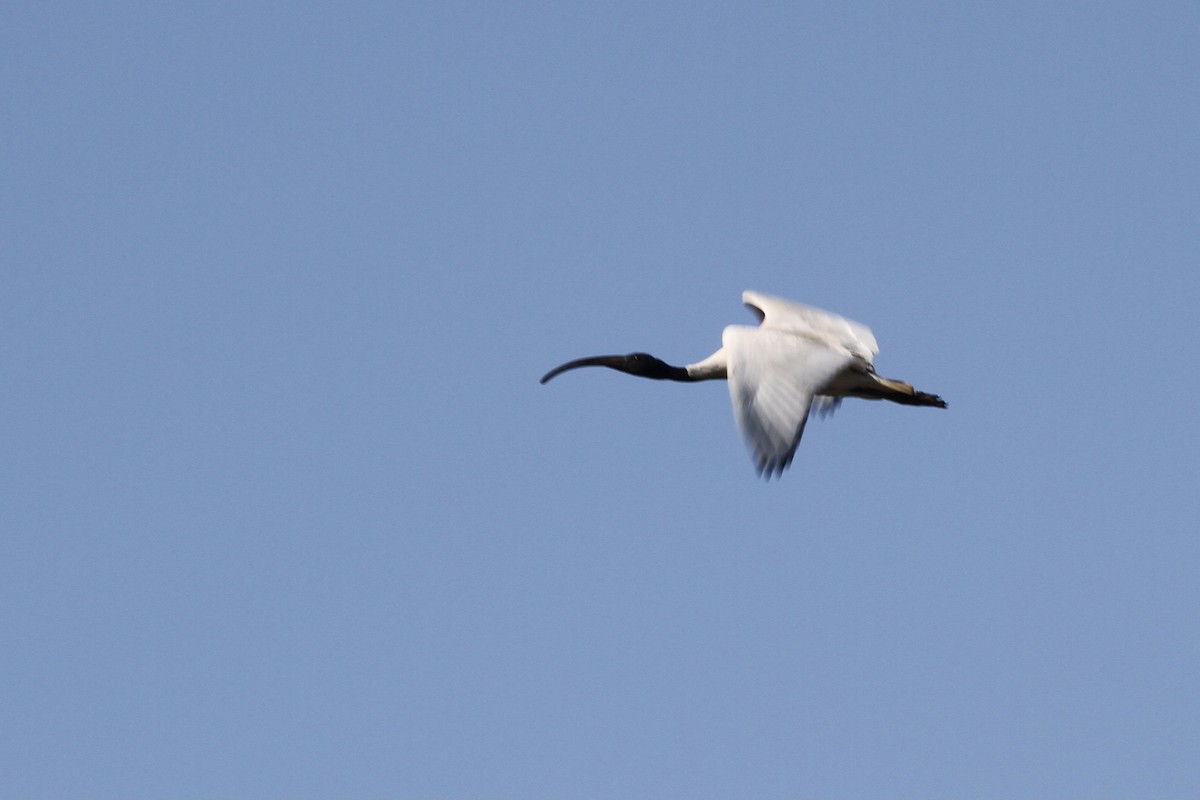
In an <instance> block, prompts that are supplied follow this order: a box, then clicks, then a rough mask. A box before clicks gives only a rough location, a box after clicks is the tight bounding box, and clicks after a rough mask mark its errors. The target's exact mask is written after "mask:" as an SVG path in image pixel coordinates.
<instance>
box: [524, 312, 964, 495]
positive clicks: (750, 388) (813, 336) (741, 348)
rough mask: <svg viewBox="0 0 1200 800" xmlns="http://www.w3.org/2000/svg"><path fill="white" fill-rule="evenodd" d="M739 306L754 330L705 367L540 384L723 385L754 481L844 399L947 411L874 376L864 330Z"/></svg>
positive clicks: (632, 365)
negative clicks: (812, 421)
mask: <svg viewBox="0 0 1200 800" xmlns="http://www.w3.org/2000/svg"><path fill="white" fill-rule="evenodd" d="M742 302H743V303H745V304H746V306H747V307H749V309H750V311H751V312H753V313H754V314H755V316H757V317H758V321H759V325H758V327H757V328H755V327H751V326H749V325H730V326H728V327H727V328H725V331H724V333H723V334H722V336H721V345H722V346H721V349H719V350H717V352H715V353H713V354H712V355H711V356H709V357H708V358H706V359H704V360H703V361H698V362H696V363H695V364H688V365H686V366H683V367H675V366H671V365H670V364H667V363H666V362H664V361H662V360H660V359H657V358H655V357H654V356H652V355H650V354H649V353H630V354H629V355H625V356H591V357H589V358H579V359H576V360H574V361H568V362H567V363H565V364H561V365H559V366H557V367H555V368H554V369H552V370H550V371H549V372H547V373H546V374H545V375H544V376H542V381H541V382H542V383H545V382H546V381H548V380H550V379H551V378H553V377H554V376H556V375H558V374H560V373H562V372H566V371H567V370H571V369H576V368H577V367H608V368H610V369H615V370H618V371H620V372H626V373H628V374H630V375H637V376H638V377H642V378H652V379H654V380H670V381H682V382H694V381H707V380H728V381H729V395H730V397H731V399H732V400H733V415H734V418H735V419H736V420H737V425H738V428H739V429H740V430H741V432H742V436H743V437H744V438H745V440H746V445H747V446H748V447H749V449H750V454H751V457H752V458H753V460H754V464H755V467H756V468H757V470H758V473H759V475H762V476H763V477H765V478H767V479H768V480H769V479H770V478H771V477H772V476H779V475H782V474H783V471H784V470H785V469H787V467H788V465H789V464H791V463H792V457H793V456H794V455H795V454H796V446H797V445H799V444H800V437H801V436H803V435H804V425H805V424H806V423H807V422H808V415H809V411H810V410H811V409H812V408H813V406H816V408H817V410H818V411H819V412H821V413H829V412H831V411H833V409H834V408H836V407H837V405H838V403H840V402H841V400H842V398H843V397H861V398H863V399H864V400H890V401H892V402H893V403H901V404H903V405H908V406H933V407H934V408H945V407H946V402H945V401H944V400H942V398H940V397H938V396H937V395H936V394H928V393H926V392H920V391H917V390H916V389H914V388H913V387H912V385H911V384H908V383H904V382H903V381H894V380H891V379H889V378H882V377H880V376H879V375H876V374H875V364H874V361H875V355H876V354H877V353H878V352H879V345H878V344H876V343H875V335H874V334H872V333H871V329H870V328H868V327H867V326H866V325H863V324H862V323H859V322H853V321H851V320H848V319H845V318H843V317H839V316H837V315H836V314H831V313H829V312H828V311H822V310H821V309H819V308H812V307H811V306H805V305H801V304H800V303H793V302H792V301H790V300H784V299H782V298H780V297H772V296H771V295H769V294H762V293H760V292H750V291H747V292H743V293H742Z"/></svg>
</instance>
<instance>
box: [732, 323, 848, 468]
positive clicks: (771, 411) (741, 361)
mask: <svg viewBox="0 0 1200 800" xmlns="http://www.w3.org/2000/svg"><path fill="white" fill-rule="evenodd" d="M722 339H723V343H724V347H725V352H726V355H727V358H728V365H729V367H728V369H729V396H730V399H731V400H732V401H733V415H734V419H735V420H736V421H737V425H738V428H739V429H740V430H741V432H742V436H743V437H744V438H745V440H746V445H747V446H748V447H749V449H750V453H751V456H752V458H753V459H754V463H755V466H756V468H757V469H758V472H759V474H765V476H766V477H767V478H770V477H771V476H772V475H779V474H782V473H783V471H784V470H785V469H786V468H787V466H788V465H789V464H791V463H792V457H793V456H794V455H795V453H796V446H797V445H799V444H800V437H801V436H803V434H804V425H805V423H806V422H807V421H808V412H809V408H810V407H811V406H812V403H813V396H814V395H815V394H816V393H817V391H818V390H819V389H820V388H821V387H823V386H824V385H826V384H827V383H828V382H829V381H830V380H832V379H833V377H834V376H835V375H837V374H838V372H840V371H841V370H842V369H844V368H845V367H846V366H847V365H849V364H850V363H851V362H852V361H854V359H855V356H854V355H853V354H851V353H849V352H846V351H844V350H840V349H839V350H834V349H831V348H829V347H825V346H823V345H821V344H818V343H816V342H814V341H813V340H812V339H811V338H810V337H807V336H803V335H798V334H796V333H789V332H787V331H781V330H774V329H770V328H751V327H747V326H744V325H730V326H729V327H728V328H726V329H725V332H724V335H723V337H722Z"/></svg>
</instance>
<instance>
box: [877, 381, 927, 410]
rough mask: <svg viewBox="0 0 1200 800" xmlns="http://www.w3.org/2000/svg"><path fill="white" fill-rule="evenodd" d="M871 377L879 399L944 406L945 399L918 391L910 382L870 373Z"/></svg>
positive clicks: (915, 404) (919, 404) (914, 404)
mask: <svg viewBox="0 0 1200 800" xmlns="http://www.w3.org/2000/svg"><path fill="white" fill-rule="evenodd" d="M871 377H872V378H874V379H875V386H874V387H872V388H873V389H874V390H875V392H878V395H877V396H878V398H879V399H880V400H891V401H892V402H893V403H901V404H903V405H906V406H933V407H934V408H945V407H946V401H945V400H943V399H942V398H940V397H938V396H937V395H936V394H929V393H928V392H919V391H917V390H916V389H914V388H913V386H912V384H911V383H905V382H904V381H893V380H890V379H889V378H881V377H879V376H878V375H875V374H872V375H871ZM875 392H872V394H874V393H875Z"/></svg>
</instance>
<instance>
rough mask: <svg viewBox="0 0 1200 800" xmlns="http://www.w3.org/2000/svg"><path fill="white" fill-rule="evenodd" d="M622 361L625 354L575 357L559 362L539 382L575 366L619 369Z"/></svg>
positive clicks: (543, 381) (623, 361)
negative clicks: (562, 362)
mask: <svg viewBox="0 0 1200 800" xmlns="http://www.w3.org/2000/svg"><path fill="white" fill-rule="evenodd" d="M624 363H625V356H589V357H588V358H577V359H575V360H574V361H568V362H567V363H565V364H559V365H558V366H557V367H555V368H554V369H552V370H550V371H549V372H547V373H546V374H545V375H543V376H542V380H541V382H542V383H545V382H546V381H548V380H550V379H551V378H553V377H554V376H555V375H558V374H559V373H562V372H566V371H567V370H569V369H576V368H577V367H611V368H612V369H619V368H620V366H621V365H623V364H624Z"/></svg>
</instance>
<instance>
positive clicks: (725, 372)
mask: <svg viewBox="0 0 1200 800" xmlns="http://www.w3.org/2000/svg"><path fill="white" fill-rule="evenodd" d="M676 369H679V370H680V371H681V372H683V373H684V374H685V375H687V377H686V378H675V379H674V380H683V381H723V380H725V379H727V378H728V377H729V365H728V362H727V361H726V359H725V348H724V347H722V348H721V349H720V350H718V351H717V352H715V353H713V354H712V355H711V356H709V357H708V358H706V359H704V360H703V361H697V362H696V363H695V364H688V365H687V366H686V367H676Z"/></svg>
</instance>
